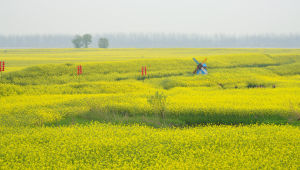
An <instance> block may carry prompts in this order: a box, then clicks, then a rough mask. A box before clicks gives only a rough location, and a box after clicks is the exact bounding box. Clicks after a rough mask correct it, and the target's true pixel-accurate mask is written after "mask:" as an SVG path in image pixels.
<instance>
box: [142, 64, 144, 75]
mask: <svg viewBox="0 0 300 170" xmlns="http://www.w3.org/2000/svg"><path fill="white" fill-rule="evenodd" d="M142 76H144V67H143V66H142Z"/></svg>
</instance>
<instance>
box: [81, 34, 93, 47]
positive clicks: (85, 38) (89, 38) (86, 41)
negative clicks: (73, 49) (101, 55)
mask: <svg viewBox="0 0 300 170" xmlns="http://www.w3.org/2000/svg"><path fill="white" fill-rule="evenodd" d="M82 43H83V47H84V48H88V46H89V45H90V44H91V43H92V36H91V35H90V34H84V35H83V36H82Z"/></svg>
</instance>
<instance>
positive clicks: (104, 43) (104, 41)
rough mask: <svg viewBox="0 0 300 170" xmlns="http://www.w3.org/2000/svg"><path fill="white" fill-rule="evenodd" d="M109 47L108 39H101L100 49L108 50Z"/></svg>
mask: <svg viewBox="0 0 300 170" xmlns="http://www.w3.org/2000/svg"><path fill="white" fill-rule="evenodd" d="M108 45H109V43H108V39H106V38H100V39H99V41H98V46H99V48H107V47H108Z"/></svg>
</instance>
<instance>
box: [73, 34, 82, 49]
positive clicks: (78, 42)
mask: <svg viewBox="0 0 300 170" xmlns="http://www.w3.org/2000/svg"><path fill="white" fill-rule="evenodd" d="M72 43H73V44H74V47H75V48H81V47H82V45H83V44H82V43H83V42H82V37H81V36H80V35H76V36H75V38H74V39H73V40H72Z"/></svg>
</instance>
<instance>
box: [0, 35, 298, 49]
mask: <svg viewBox="0 0 300 170" xmlns="http://www.w3.org/2000/svg"><path fill="white" fill-rule="evenodd" d="M89 35H90V34H89ZM78 36H80V35H78ZM90 36H91V38H90V39H92V37H93V39H95V40H98V41H89V38H88V36H85V40H84V41H82V40H81V41H79V42H80V43H79V46H78V47H91V48H97V47H99V43H100V38H103V37H105V39H107V42H108V40H109V47H110V48H300V34H258V35H239V36H237V35H228V34H214V35H205V34H177V33H170V34H166V33H109V34H98V35H97V34H96V35H93V36H92V35H90ZM76 37H77V36H75V37H74V35H62V34H60V35H0V48H72V47H74V46H75V45H74V43H73V42H72V41H74V39H76ZM80 37H81V38H83V36H80ZM101 42H103V40H101Z"/></svg>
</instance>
